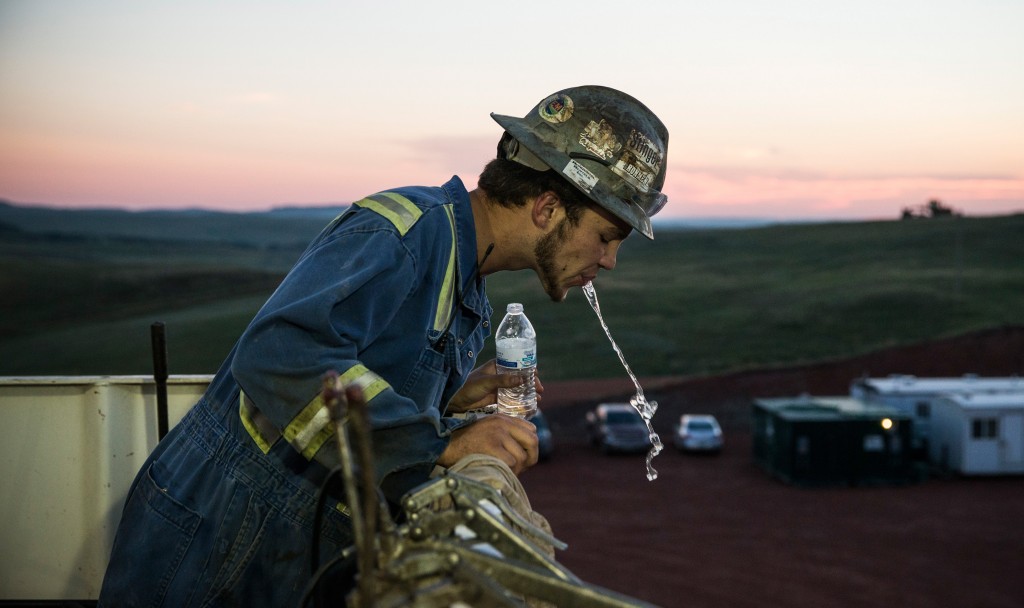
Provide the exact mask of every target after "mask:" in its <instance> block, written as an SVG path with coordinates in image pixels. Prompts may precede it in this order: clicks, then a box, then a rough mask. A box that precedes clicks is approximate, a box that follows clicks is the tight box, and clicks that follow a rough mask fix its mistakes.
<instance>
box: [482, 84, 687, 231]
mask: <svg viewBox="0 0 1024 608" xmlns="http://www.w3.org/2000/svg"><path fill="white" fill-rule="evenodd" d="M491 117H492V118H494V120H495V121H497V122H498V124H500V125H501V126H502V127H503V128H504V129H505V134H504V135H503V136H502V139H501V141H500V142H499V143H498V158H499V159H508V160H511V161H514V162H516V163H518V164H521V165H524V166H526V167H530V168H532V169H536V170H540V171H545V172H553V173H555V174H556V175H558V176H559V177H560V178H563V179H564V180H565V181H567V182H568V183H569V184H571V185H572V186H573V187H574V188H575V189H576V190H578V191H579V192H581V193H583V195H584V196H586V197H587V198H588V199H589V200H591V201H593V202H595V203H597V204H598V205H600V206H601V207H602V208H604V209H606V210H607V211H610V212H611V213H612V215H614V216H615V217H617V218H619V219H621V220H623V221H625V222H626V223H627V224H629V225H630V226H632V227H633V228H635V229H636V230H637V231H639V232H640V233H641V234H643V235H644V236H646V237H647V238H654V232H653V230H652V228H651V220H650V218H651V216H653V215H654V214H655V213H657V212H658V211H660V210H661V208H662V207H663V206H664V205H665V202H666V197H665V195H664V194H662V193H661V188H662V186H663V185H664V183H665V159H666V153H667V150H668V130H667V129H666V128H665V125H664V124H662V122H661V121H660V120H659V119H658V117H657V116H655V115H654V113H652V112H651V111H650V110H649V109H647V107H646V106H644V105H643V104H642V103H640V102H639V101H637V100H636V99H634V98H632V97H630V96H629V95H626V94H625V93H622V92H621V91H617V90H615V89H611V88H608V87H601V86H581V87H573V88H569V89H564V90H562V91H559V92H557V93H554V94H553V95H550V96H548V97H546V98H545V99H543V100H541V102H540V103H539V104H537V106H535V107H534V109H533V110H532V111H531V112H530V113H529V114H527V115H526V116H525V117H524V118H515V117H512V116H502V115H497V114H491Z"/></svg>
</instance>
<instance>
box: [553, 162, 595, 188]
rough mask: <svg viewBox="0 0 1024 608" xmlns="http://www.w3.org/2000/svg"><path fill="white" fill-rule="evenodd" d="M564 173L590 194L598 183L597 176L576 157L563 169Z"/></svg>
mask: <svg viewBox="0 0 1024 608" xmlns="http://www.w3.org/2000/svg"><path fill="white" fill-rule="evenodd" d="M562 173H563V174H565V176H566V177H568V178H569V180H571V181H572V183H574V184H576V185H577V186H579V187H580V189H582V190H583V191H584V192H586V193H588V194H589V193H590V191H591V190H592V189H593V188H594V186H595V185H597V176H596V175H594V174H593V173H592V172H591V171H590V169H587V168H586V167H584V166H583V165H581V164H579V163H578V162H576V160H575V159H573V160H570V161H569V164H568V165H566V166H565V169H562Z"/></svg>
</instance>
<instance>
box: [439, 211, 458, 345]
mask: <svg viewBox="0 0 1024 608" xmlns="http://www.w3.org/2000/svg"><path fill="white" fill-rule="evenodd" d="M444 211H445V213H447V214H448V224H449V226H450V228H451V231H452V250H451V252H450V253H449V254H448V268H447V269H445V272H444V280H443V281H441V293H439V294H438V295H437V310H436V312H435V313H434V330H435V331H442V330H444V328H445V327H446V326H447V325H448V319H449V318H450V317H451V314H452V302H453V301H454V298H455V256H456V249H457V245H456V239H455V211H454V209H452V206H451V205H445V206H444Z"/></svg>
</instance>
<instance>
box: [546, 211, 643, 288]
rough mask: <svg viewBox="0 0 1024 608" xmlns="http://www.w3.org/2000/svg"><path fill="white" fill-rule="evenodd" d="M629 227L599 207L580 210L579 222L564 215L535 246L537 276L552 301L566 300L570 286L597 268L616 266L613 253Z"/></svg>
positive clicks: (590, 277)
mask: <svg viewBox="0 0 1024 608" xmlns="http://www.w3.org/2000/svg"><path fill="white" fill-rule="evenodd" d="M629 233H630V227H629V225H628V224H626V223H625V222H623V221H622V220H620V219H618V218H616V217H615V216H614V215H612V214H610V213H608V212H607V211H605V210H604V209H603V208H601V207H597V206H593V207H591V208H588V209H587V210H585V211H584V212H583V216H582V217H581V218H580V222H579V224H578V225H576V226H573V225H571V224H570V223H569V221H568V219H566V218H565V217H564V216H563V217H562V219H561V221H560V222H559V223H558V225H557V226H555V227H554V228H553V229H552V230H551V231H550V232H548V233H547V234H545V235H544V236H543V237H541V239H540V240H539V241H537V245H536V247H535V248H534V256H535V257H536V260H537V275H538V276H539V277H540V282H541V286H542V287H543V288H544V291H545V292H546V293H547V294H548V296H549V297H550V298H551V300H552V301H553V302H561V301H562V300H564V299H565V296H566V294H567V293H568V291H569V288H570V287H581V286H583V285H584V284H586V283H587V282H589V281H592V280H593V279H594V278H595V277H597V273H598V271H599V270H600V269H602V268H604V269H606V270H611V269H612V268H615V256H616V254H617V253H618V250H619V246H620V245H621V244H622V241H623V239H625V238H626V237H627V236H629Z"/></svg>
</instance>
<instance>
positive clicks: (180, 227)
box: [0, 202, 345, 246]
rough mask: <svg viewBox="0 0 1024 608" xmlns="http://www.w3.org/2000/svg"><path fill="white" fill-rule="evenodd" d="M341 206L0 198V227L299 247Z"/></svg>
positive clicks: (28, 231)
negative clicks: (173, 205) (226, 207)
mask: <svg viewBox="0 0 1024 608" xmlns="http://www.w3.org/2000/svg"><path fill="white" fill-rule="evenodd" d="M344 210H345V207H344V206H337V207H301V208H280V209H272V210H270V211H260V212H244V213H235V212H225V211H206V210H200V209H184V210H160V211H125V210H119V209H65V208H60V207H38V206H22V205H15V204H11V203H9V202H0V225H7V226H10V227H14V228H17V229H18V230H21V231H23V232H25V233H28V234H50V235H53V234H65V235H66V234H75V235H80V236H92V237H104V238H144V239H154V240H162V241H167V240H169V241H206V242H221V243H225V242H233V243H239V244H248V245H255V246H295V245H302V246H304V245H306V244H307V243H308V242H309V240H310V239H312V238H313V237H314V236H315V235H316V234H317V232H319V231H320V229H321V228H323V227H324V225H325V224H326V223H327V222H329V221H330V220H331V219H333V218H334V217H335V216H337V215H338V214H339V213H341V212H342V211H344Z"/></svg>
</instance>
